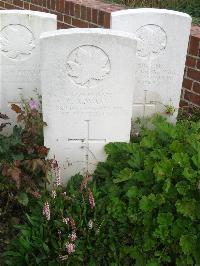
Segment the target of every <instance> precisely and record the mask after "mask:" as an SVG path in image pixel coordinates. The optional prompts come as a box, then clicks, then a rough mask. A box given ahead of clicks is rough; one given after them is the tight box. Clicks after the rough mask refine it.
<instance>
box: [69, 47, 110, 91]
mask: <svg viewBox="0 0 200 266" xmlns="http://www.w3.org/2000/svg"><path fill="white" fill-rule="evenodd" d="M110 69H111V65H110V60H109V57H108V55H107V54H106V53H105V52H104V51H103V50H102V49H101V48H99V47H97V46H93V45H82V46H79V47H77V48H76V49H74V50H73V51H72V52H71V53H70V54H69V56H68V58H67V73H68V75H69V77H70V78H71V79H72V81H73V82H74V83H75V84H77V85H80V86H82V87H93V86H96V85H97V82H98V81H101V80H103V79H104V78H105V77H106V75H108V74H109V73H110Z"/></svg>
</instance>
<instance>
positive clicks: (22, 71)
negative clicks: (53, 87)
mask: <svg viewBox="0 0 200 266" xmlns="http://www.w3.org/2000/svg"><path fill="white" fill-rule="evenodd" d="M56 28H57V20H56V16H55V15H52V14H47V13H43V12H35V11H28V10H3V11H0V112H3V113H6V114H7V115H8V116H10V117H11V120H15V119H14V112H13V111H11V109H10V105H11V104H12V103H20V100H21V95H23V97H24V98H29V97H31V96H34V90H35V89H37V90H38V92H40V54H39V37H40V34H41V33H43V32H46V31H50V30H56Z"/></svg>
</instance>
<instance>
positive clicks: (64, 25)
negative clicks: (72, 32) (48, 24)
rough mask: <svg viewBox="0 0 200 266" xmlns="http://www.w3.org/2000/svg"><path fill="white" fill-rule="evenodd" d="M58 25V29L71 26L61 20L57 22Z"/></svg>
mask: <svg viewBox="0 0 200 266" xmlns="http://www.w3.org/2000/svg"><path fill="white" fill-rule="evenodd" d="M57 27H58V29H67V28H69V27H68V25H67V24H65V23H63V22H60V21H58V22H57Z"/></svg>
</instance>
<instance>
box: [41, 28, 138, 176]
mask: <svg viewBox="0 0 200 266" xmlns="http://www.w3.org/2000/svg"><path fill="white" fill-rule="evenodd" d="M135 55H136V40H135V39H134V38H132V35H130V34H127V33H120V32H119V33H118V32H113V31H111V30H103V29H70V30H60V31H57V32H52V33H45V34H43V35H42V38H41V87H42V100H43V117H44V121H45V122H47V127H45V128H44V139H45V146H46V147H49V148H50V153H49V157H50V158H53V157H54V156H55V158H56V159H57V160H58V162H59V163H60V165H61V170H62V177H63V178H64V180H65V181H67V180H68V179H69V178H70V177H71V176H72V175H74V174H77V173H81V174H89V173H92V172H93V171H94V169H95V167H96V165H97V163H98V162H99V161H103V160H105V153H104V146H105V144H106V143H108V142H112V141H129V138H130V128H131V114H132V93H133V90H132V88H133V86H134V75H132V73H134V71H135V60H134V58H135ZM132 59H133V60H132Z"/></svg>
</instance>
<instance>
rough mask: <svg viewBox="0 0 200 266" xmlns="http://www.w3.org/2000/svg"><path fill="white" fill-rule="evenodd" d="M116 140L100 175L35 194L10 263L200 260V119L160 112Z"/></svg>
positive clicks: (152, 264)
mask: <svg viewBox="0 0 200 266" xmlns="http://www.w3.org/2000/svg"><path fill="white" fill-rule="evenodd" d="M149 123H152V125H151V127H149V128H145V127H144V126H141V129H140V131H139V135H138V136H137V137H135V138H134V140H133V142H131V143H110V144H108V145H107V146H106V147H105V150H106V153H107V154H108V158H107V161H106V162H104V163H100V164H99V165H98V167H97V170H96V172H95V174H94V175H93V179H92V178H91V177H90V176H89V175H86V176H85V177H81V176H75V177H73V178H72V179H71V181H70V182H69V183H68V185H67V187H64V186H62V185H61V184H60V183H61V181H60V172H59V168H58V165H57V162H56V161H55V160H54V161H52V162H51V165H52V169H51V172H49V171H48V177H49V178H48V179H50V177H51V176H52V175H53V176H55V177H56V182H55V183H53V184H52V187H51V189H50V190H46V189H42V190H41V192H40V194H37V195H36V194H35V196H37V198H31V199H30V200H29V203H28V206H27V210H26V216H25V217H26V218H25V220H24V224H22V225H20V226H19V225H18V226H15V228H16V230H18V235H17V238H16V239H15V240H14V241H13V242H12V244H11V245H10V247H9V250H8V251H7V252H6V253H5V254H4V256H5V260H4V264H5V265H13V266H15V265H16V266H17V265H20V266H21V265H138V266H146V265H147V266H160V265H166V266H170V265H177V266H184V265H185V266H186V265H199V264H200V254H199V249H200V225H199V224H200V121H197V120H196V122H192V121H185V120H180V121H179V122H178V123H177V124H176V125H172V124H170V123H168V122H166V120H165V119H164V118H163V117H161V116H157V115H156V116H154V117H153V118H152V119H151V120H150V121H149Z"/></svg>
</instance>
